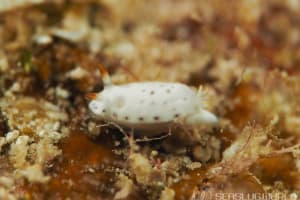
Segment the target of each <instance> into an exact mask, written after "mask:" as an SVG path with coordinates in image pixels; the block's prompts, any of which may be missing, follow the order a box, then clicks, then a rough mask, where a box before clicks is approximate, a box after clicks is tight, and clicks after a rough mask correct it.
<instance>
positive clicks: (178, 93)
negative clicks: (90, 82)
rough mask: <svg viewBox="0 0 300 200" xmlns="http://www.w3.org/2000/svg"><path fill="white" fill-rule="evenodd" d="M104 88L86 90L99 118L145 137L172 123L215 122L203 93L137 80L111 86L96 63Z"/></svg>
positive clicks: (93, 110) (92, 108) (90, 107)
mask: <svg viewBox="0 0 300 200" xmlns="http://www.w3.org/2000/svg"><path fill="white" fill-rule="evenodd" d="M99 68H100V72H101V75H102V78H103V82H104V89H103V91H101V92H99V93H88V94H87V95H86V96H87V98H88V99H89V100H91V101H90V103H89V109H90V110H91V112H92V113H93V114H94V115H95V116H96V117H97V118H98V119H101V120H104V121H106V122H113V123H115V124H118V125H119V126H121V127H124V128H128V129H133V130H135V131H137V132H140V133H142V134H144V135H145V136H153V135H157V134H160V133H163V132H166V131H168V130H170V128H172V127H173V126H174V125H175V126H176V125H179V123H180V124H183V125H191V126H192V125H195V124H200V123H206V124H215V123H217V122H218V119H217V117H216V116H215V115H214V114H212V113H210V112H209V111H207V110H205V109H204V106H203V95H201V94H200V95H199V92H197V91H195V90H193V89H192V88H190V87H189V86H187V85H184V84H181V83H166V82H137V83H129V84H125V85H113V84H112V83H111V80H110V77H109V75H108V73H107V71H106V69H105V68H104V67H103V66H102V65H100V67H99Z"/></svg>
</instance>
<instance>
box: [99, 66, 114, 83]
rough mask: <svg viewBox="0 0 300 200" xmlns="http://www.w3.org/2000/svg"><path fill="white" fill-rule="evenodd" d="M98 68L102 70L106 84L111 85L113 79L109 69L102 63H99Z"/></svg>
mask: <svg viewBox="0 0 300 200" xmlns="http://www.w3.org/2000/svg"><path fill="white" fill-rule="evenodd" d="M98 68H99V70H100V73H101V76H102V80H103V83H104V86H108V85H111V84H112V82H111V79H110V76H109V74H108V71H107V69H106V68H105V67H104V66H103V65H102V64H101V63H100V64H99V65H98Z"/></svg>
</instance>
